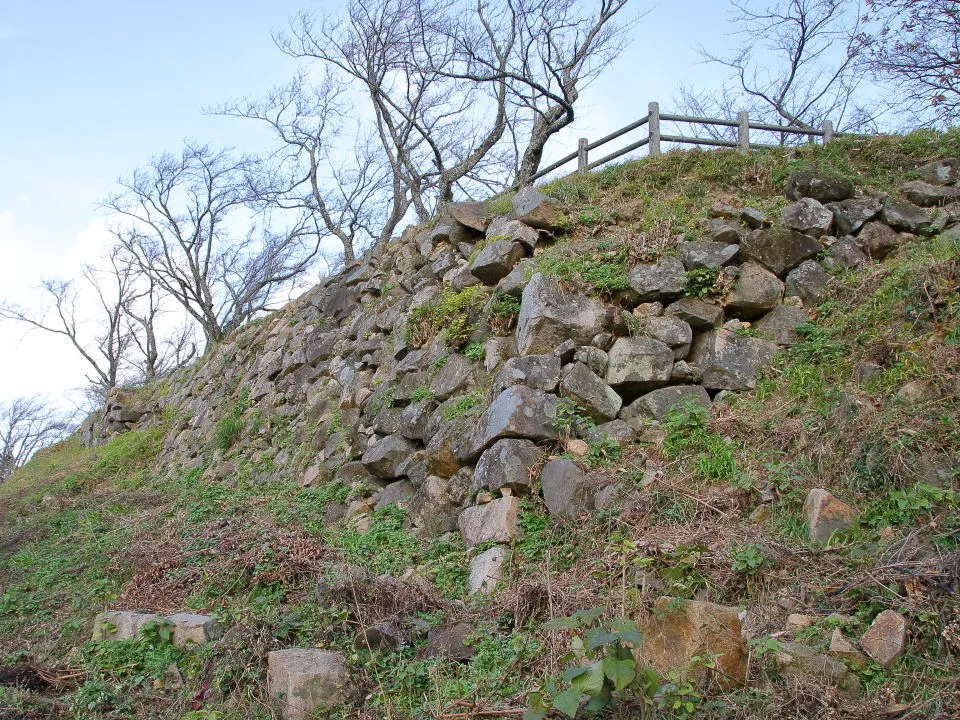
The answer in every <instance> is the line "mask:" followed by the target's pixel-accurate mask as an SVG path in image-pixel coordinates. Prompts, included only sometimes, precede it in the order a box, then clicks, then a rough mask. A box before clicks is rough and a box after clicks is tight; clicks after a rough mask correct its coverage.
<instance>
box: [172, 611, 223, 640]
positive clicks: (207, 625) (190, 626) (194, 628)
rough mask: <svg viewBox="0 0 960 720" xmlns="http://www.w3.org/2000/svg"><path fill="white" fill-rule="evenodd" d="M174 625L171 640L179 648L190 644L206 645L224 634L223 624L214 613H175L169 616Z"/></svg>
mask: <svg viewBox="0 0 960 720" xmlns="http://www.w3.org/2000/svg"><path fill="white" fill-rule="evenodd" d="M167 622H168V623H170V624H171V625H172V626H173V637H172V638H171V642H172V643H173V644H174V645H176V646H177V647H179V648H185V647H189V646H190V645H205V644H206V643H208V642H210V641H211V640H216V639H217V638H219V637H220V636H222V635H223V631H224V628H223V624H222V623H221V622H220V620H219V619H218V618H216V617H214V616H212V615H196V614H194V613H175V614H174V615H169V616H167Z"/></svg>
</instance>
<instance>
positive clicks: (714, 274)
mask: <svg viewBox="0 0 960 720" xmlns="http://www.w3.org/2000/svg"><path fill="white" fill-rule="evenodd" d="M719 278H720V269H719V268H698V269H696V270H690V271H688V272H687V284H686V286H685V287H684V289H683V294H684V295H685V296H686V297H691V298H706V297H715V296H717V295H720V294H721V288H720V285H719V282H718V280H719Z"/></svg>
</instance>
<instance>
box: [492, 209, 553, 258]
mask: <svg viewBox="0 0 960 720" xmlns="http://www.w3.org/2000/svg"><path fill="white" fill-rule="evenodd" d="M539 239H540V233H538V232H537V231H536V230H535V229H533V228H532V227H530V226H529V225H524V224H523V223H522V222H520V221H519V220H514V219H512V218H511V217H510V216H508V215H502V216H500V217H498V218H494V220H493V222H491V223H490V226H489V227H488V228H487V240H513V241H514V242H520V243H523V244H524V245H526V246H527V248H529V249H530V250H532V249H533V248H534V247H536V245H537V241H538V240H539Z"/></svg>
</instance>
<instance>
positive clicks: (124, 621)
mask: <svg viewBox="0 0 960 720" xmlns="http://www.w3.org/2000/svg"><path fill="white" fill-rule="evenodd" d="M162 622H164V618H163V616H161V615H157V614H156V613H140V612H131V611H129V610H105V611H104V612H102V613H100V614H98V615H97V617H96V618H95V619H94V621H93V639H94V641H97V642H102V641H104V640H133V639H135V638H137V637H139V636H140V633H141V632H142V631H143V626H144V625H146V624H148V623H162Z"/></svg>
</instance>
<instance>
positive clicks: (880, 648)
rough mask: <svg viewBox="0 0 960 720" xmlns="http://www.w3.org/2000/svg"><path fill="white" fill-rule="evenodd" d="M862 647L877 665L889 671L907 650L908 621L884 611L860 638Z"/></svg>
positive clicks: (891, 611)
mask: <svg viewBox="0 0 960 720" xmlns="http://www.w3.org/2000/svg"><path fill="white" fill-rule="evenodd" d="M860 647H861V648H863V651H864V652H865V653H867V655H869V656H870V657H872V658H873V659H874V660H875V661H876V662H877V664H879V665H881V666H883V667H885V668H887V669H889V668H891V667H893V664H894V663H895V662H896V661H897V660H899V659H900V658H901V657H903V653H904V652H906V649H907V620H906V618H904V617H903V615H901V614H900V613H898V612H894V611H893V610H884V611H883V612H882V613H880V614H879V615H877V617H876V618H874V620H873V622H872V623H870V627H869V628H867V631H866V632H865V633H864V634H863V637H861V638H860Z"/></svg>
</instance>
